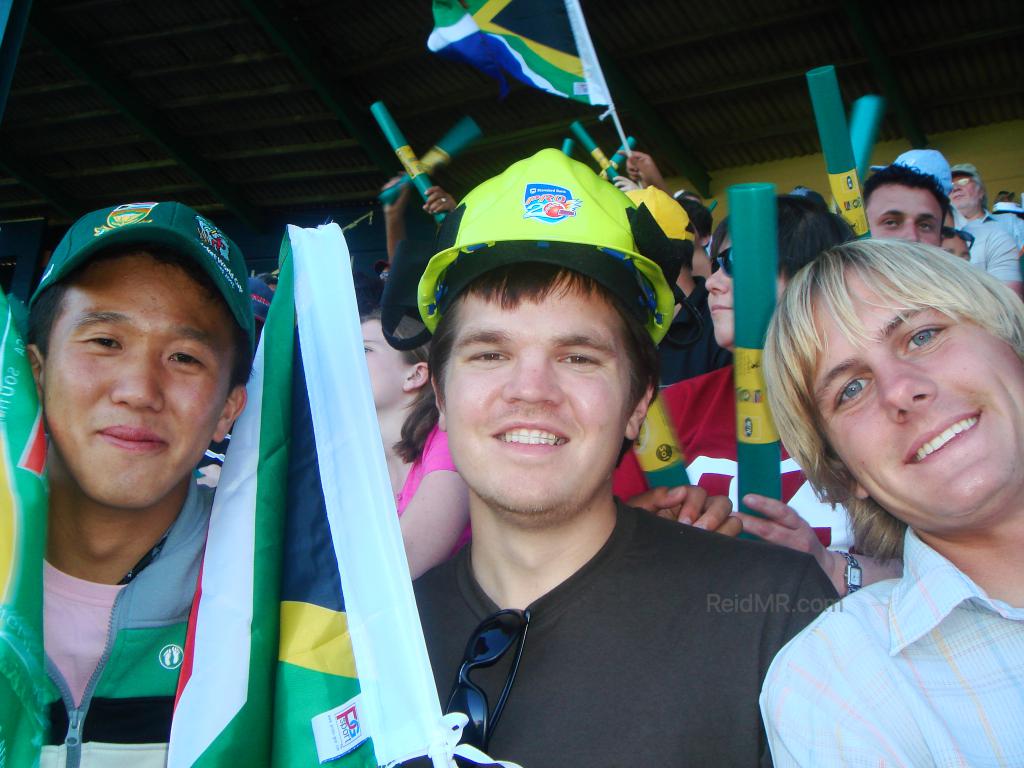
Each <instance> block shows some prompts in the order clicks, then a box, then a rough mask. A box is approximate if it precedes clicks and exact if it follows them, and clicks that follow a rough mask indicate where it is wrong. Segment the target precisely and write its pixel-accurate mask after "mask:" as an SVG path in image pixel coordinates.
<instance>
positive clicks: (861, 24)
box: [842, 0, 928, 147]
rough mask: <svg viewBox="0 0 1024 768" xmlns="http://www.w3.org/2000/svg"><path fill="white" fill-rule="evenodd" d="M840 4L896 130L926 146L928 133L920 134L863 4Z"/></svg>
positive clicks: (921, 131) (919, 129) (911, 141)
mask: <svg viewBox="0 0 1024 768" xmlns="http://www.w3.org/2000/svg"><path fill="white" fill-rule="evenodd" d="M842 5H843V8H844V9H845V10H846V15H847V17H849V19H850V26H851V27H853V35H854V37H855V38H857V42H859V43H860V47H861V48H863V49H864V54H865V55H866V56H867V57H868V63H869V64H870V65H871V69H872V71H874V73H875V78H876V79H877V80H878V84H879V85H880V86H882V94H883V95H884V96H885V98H886V99H887V100H888V102H889V107H890V108H891V109H892V111H893V114H895V115H896V121H897V122H898V123H899V126H900V130H901V131H903V135H904V136H905V137H906V139H907V141H909V142H910V146H912V147H924V146H927V144H928V137H927V136H925V135H924V131H923V130H921V125H920V123H918V122H917V115H915V114H914V109H913V108H912V107H911V106H910V102H909V101H908V100H907V94H906V93H905V92H904V90H903V86H902V85H901V84H900V81H899V79H898V78H897V77H896V72H895V70H894V69H893V67H892V62H891V61H889V56H888V55H887V54H886V53H885V51H884V50H883V49H882V42H881V41H880V40H879V39H878V34H877V33H876V32H875V28H874V27H873V26H871V22H870V20H869V19H868V17H867V16H866V15H865V13H864V8H863V6H862V5H861V3H860V2H856V0H854V2H846V3H843V4H842Z"/></svg>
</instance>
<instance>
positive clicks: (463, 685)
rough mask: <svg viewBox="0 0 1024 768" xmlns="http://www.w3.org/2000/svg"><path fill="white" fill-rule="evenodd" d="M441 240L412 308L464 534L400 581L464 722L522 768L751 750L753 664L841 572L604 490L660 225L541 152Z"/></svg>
mask: <svg viewBox="0 0 1024 768" xmlns="http://www.w3.org/2000/svg"><path fill="white" fill-rule="evenodd" d="M439 238H440V244H441V249H440V251H439V252H438V253H437V255H435V256H434V258H433V259H432V260H431V262H430V263H429V265H428V266H427V269H426V271H425V272H424V275H423V278H422V280H421V282H420V287H419V297H420V310H421V314H422V318H423V320H424V322H425V323H426V325H427V327H428V328H429V329H430V330H431V331H432V332H433V333H434V341H433V345H432V348H431V359H430V370H431V375H432V377H433V384H434V387H435V390H436V392H437V400H438V408H439V410H440V412H441V417H440V424H441V427H442V428H443V429H445V430H446V431H447V432H448V439H449V445H450V448H451V453H452V457H453V459H454V462H455V465H456V467H457V468H458V470H459V472H460V474H461V475H462V477H463V478H464V479H465V481H466V483H467V485H468V486H469V489H470V515H471V519H472V525H473V542H472V545H471V546H470V547H467V548H466V549H464V550H463V551H462V552H461V553H460V554H459V555H458V556H457V557H456V558H455V559H454V560H452V561H450V562H448V563H445V564H443V565H441V566H439V567H437V568H435V569H434V570H432V571H430V572H429V573H427V574H426V575H425V576H423V577H422V578H421V579H420V580H419V581H418V582H417V595H418V600H419V606H420V613H421V616H422V619H423V627H424V631H425V635H426V639H427V644H428V649H429V651H430V655H431V660H432V663H433V667H434V673H435V678H436V682H437V685H438V690H439V693H440V694H441V695H442V697H444V699H443V700H444V701H446V702H447V709H448V711H460V712H465V713H466V714H467V715H468V716H469V725H468V727H467V730H466V731H465V740H467V741H469V742H471V743H474V744H475V745H477V746H480V747H483V748H485V749H487V750H488V751H489V752H490V753H491V754H493V755H495V756H496V757H499V758H506V759H511V760H515V761H517V762H519V763H521V764H523V765H525V766H530V768H544V766H565V765H587V766H594V767H596V768H600V766H618V765H626V764H631V763H633V762H635V760H636V758H637V756H639V755H642V759H643V760H644V762H649V763H651V764H653V765H668V766H672V765H705V764H713V763H716V764H721V763H725V764H730V765H742V764H748V765H755V764H758V762H759V761H760V760H761V758H762V757H764V756H766V754H767V752H766V745H765V739H764V736H763V729H762V727H761V723H760V718H759V716H758V712H757V703H756V702H757V694H758V691H759V689H760V684H761V681H762V679H763V677H764V674H765V671H766V670H767V666H768V663H769V662H770V661H771V658H772V656H773V655H774V653H775V651H776V650H778V649H779V648H780V647H781V645H782V644H783V643H784V642H785V641H786V640H787V639H788V638H789V637H791V636H792V635H793V634H794V633H795V632H797V631H799V629H800V628H801V627H803V626H804V625H805V624H807V623H808V622H809V621H810V620H811V619H812V618H813V617H814V616H815V614H816V613H817V612H818V611H820V610H822V609H823V608H825V607H826V606H827V605H828V604H829V602H830V600H831V599H833V598H834V596H835V592H834V590H833V589H832V587H831V585H830V584H829V583H828V580H827V578H826V577H825V575H824V574H823V573H822V572H821V570H820V568H818V566H817V565H816V563H815V562H814V561H813V559H811V558H810V557H808V556H805V555H801V554H797V553H793V552H789V551H786V550H783V549H781V548H777V547H773V546H770V545H764V544H760V543H755V542H746V541H743V542H738V541H735V540H732V539H729V538H727V537H724V536H719V535H716V534H712V533H708V532H705V531H700V530H696V529H695V528H694V527H690V526H682V525H678V524H676V523H673V522H669V521H666V520H662V519H659V518H657V517H655V516H654V515H651V514H649V513H647V512H644V511H642V510H638V509H631V508H628V507H626V506H624V505H621V504H619V503H617V502H616V500H615V498H614V497H613V496H612V491H611V473H612V470H613V468H614V466H615V464H616V461H617V460H618V457H619V455H620V453H621V451H622V447H623V441H624V440H625V441H629V440H632V439H633V438H635V437H636V435H637V432H638V430H639V428H640V425H641V423H642V421H643V418H644V415H645V413H646V409H647V404H648V402H649V401H650V398H651V396H652V393H653V392H654V389H655V386H656V383H657V358H656V348H655V344H656V343H657V342H658V341H659V340H660V339H661V338H662V337H663V336H664V334H665V332H666V331H667V329H668V326H669V324H670V323H671V320H672V312H673V307H674V303H675V301H674V298H673V291H672V289H671V287H670V286H671V284H672V282H674V277H675V275H674V274H673V271H674V270H678V263H677V262H676V263H674V262H673V258H672V255H673V253H674V251H673V249H672V248H671V247H668V245H667V241H666V239H665V236H664V234H663V233H662V231H661V229H660V228H659V227H658V225H657V224H656V223H655V222H654V219H653V218H652V216H651V214H650V212H649V211H648V210H647V208H646V206H641V207H640V208H634V207H633V204H632V203H631V202H630V201H629V199H628V198H626V197H625V196H624V195H622V194H621V193H620V192H619V191H618V190H616V189H615V188H614V187H613V186H612V185H610V184H608V183H607V182H605V181H602V180H600V179H599V178H598V177H597V176H596V175H595V174H594V173H593V172H592V171H590V170H589V169H588V168H586V167H585V166H583V165H581V164H579V163H576V162H574V161H572V160H570V159H568V158H567V157H565V156H564V155H563V154H562V153H560V152H557V151H554V150H544V151H542V152H540V153H538V154H537V155H535V156H533V157H531V158H528V159H526V160H523V161H521V162H519V163H516V164H515V165H513V166H511V167H510V168H509V169H508V170H506V171H505V172H504V173H503V174H501V175H500V176H497V177H495V178H493V179H490V180H489V181H487V182H484V183H483V184H482V185H480V186H479V187H478V188H477V189H475V190H474V191H473V192H471V193H470V194H469V195H467V196H466V198H465V199H464V200H463V202H462V204H461V205H460V206H459V207H458V208H457V209H456V210H455V211H454V212H453V213H451V214H450V215H449V217H448V220H447V221H446V222H445V224H444V226H443V227H442V231H441V233H440V235H439ZM527 635H528V637H527ZM453 680H454V681H455V682H454V685H453V684H452V681H453ZM513 683H514V685H513ZM499 720H500V723H499Z"/></svg>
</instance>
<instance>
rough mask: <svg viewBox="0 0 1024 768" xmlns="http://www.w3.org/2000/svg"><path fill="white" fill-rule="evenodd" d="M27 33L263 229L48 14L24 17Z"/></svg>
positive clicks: (246, 206) (215, 174) (253, 212)
mask: <svg viewBox="0 0 1024 768" xmlns="http://www.w3.org/2000/svg"><path fill="white" fill-rule="evenodd" d="M29 28H30V29H31V30H32V33H33V34H34V35H35V36H36V37H38V38H39V39H41V40H43V41H44V42H45V43H46V44H47V45H48V46H49V47H50V48H51V49H52V50H53V52H54V53H55V54H56V55H57V56H58V57H59V58H60V59H61V61H63V62H64V64H65V65H67V66H68V68H69V69H71V70H72V71H73V72H74V73H75V74H76V75H77V76H78V77H81V78H82V79H83V80H86V81H87V82H89V83H90V84H91V85H92V86H93V87H94V88H96V89H97V90H98V91H100V92H101V93H102V94H103V95H104V96H105V97H106V98H107V100H108V101H110V102H111V103H113V104H114V105H116V106H117V108H118V110H120V112H121V114H123V115H124V116H125V117H127V118H128V119H129V120H131V121H132V122H133V123H135V125H136V126H138V128H139V130H141V131H142V133H143V134H145V135H146V136H148V137H149V138H150V139H152V140H153V141H154V142H155V143H156V144H158V145H159V146H160V147H161V148H162V149H163V150H164V151H165V152H167V154H168V155H170V156H171V157H173V158H174V159H175V160H176V161H177V162H178V163H179V164H180V165H181V166H182V168H183V169H184V170H185V171H187V172H188V173H189V174H190V175H191V176H193V177H194V178H195V179H196V180H198V181H199V182H200V183H201V184H202V186H203V187H205V188H206V189H207V190H209V192H210V194H212V195H213V196H214V197H215V198H216V199H217V200H219V201H220V202H222V203H223V204H224V206H225V208H227V209H228V210H229V211H231V212H232V213H233V214H235V215H236V216H237V217H238V218H239V219H241V220H242V221H243V222H245V224H247V225H248V226H249V227H251V228H252V229H254V230H256V231H263V227H264V223H263V214H262V213H261V211H260V210H259V209H258V208H257V207H256V206H254V205H252V204H250V203H249V202H248V201H247V200H246V199H245V197H244V195H243V194H242V193H241V191H240V190H239V189H237V188H236V187H234V186H233V185H232V184H229V183H228V182H226V181H224V178H223V176H222V174H221V173H220V172H219V171H218V170H217V169H216V168H215V167H214V166H212V165H211V164H210V163H209V162H207V160H206V159H205V158H203V157H202V155H201V154H200V153H199V150H198V149H197V148H196V147H195V146H193V144H192V143H191V142H189V141H188V140H187V139H185V138H183V137H182V136H179V135H178V134H176V133H175V132H174V131H172V130H171V129H170V128H169V127H168V124H167V120H166V119H164V118H162V117H161V116H160V115H159V114H158V113H157V111H156V110H155V109H154V108H153V107H151V106H150V105H149V104H148V103H147V102H146V100H145V99H144V98H143V97H142V95H141V94H139V93H138V92H137V91H136V90H135V89H134V88H132V87H131V86H130V85H128V84H127V83H126V81H125V78H123V77H119V76H118V75H117V74H116V73H115V72H114V71H113V70H111V69H110V68H108V67H107V66H106V65H105V64H103V63H102V62H101V61H100V60H99V58H98V57H97V56H96V54H95V51H92V50H90V49H89V48H88V47H87V46H85V45H84V44H83V43H82V41H81V40H79V39H76V38H75V37H74V36H73V35H71V34H69V33H68V32H67V31H65V30H64V29H62V28H60V27H58V26H57V25H56V24H55V23H54V22H53V21H52V20H51V19H50V18H49V14H44V13H37V14H34V15H33V17H32V18H31V19H30V20H29Z"/></svg>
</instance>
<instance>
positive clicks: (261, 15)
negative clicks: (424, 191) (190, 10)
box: [240, 0, 398, 173]
mask: <svg viewBox="0 0 1024 768" xmlns="http://www.w3.org/2000/svg"><path fill="white" fill-rule="evenodd" d="M240 4H241V6H242V7H243V8H244V9H245V10H246V11H247V12H248V13H249V15H250V16H251V17H252V18H253V20H254V21H255V22H256V23H257V24H258V25H259V26H260V28H261V29H262V30H263V32H264V34H266V36H267V37H269V38H270V39H271V40H272V41H273V43H274V45H276V46H277V47H278V48H280V49H281V51H282V52H283V53H284V54H285V56H287V57H288V59H289V61H291V63H292V66H293V67H295V69H296V70H297V71H298V73H299V75H300V76H301V77H302V79H303V80H304V81H305V82H306V83H308V84H309V85H310V86H312V88H313V90H315V91H316V92H317V94H318V95H319V96H320V99H321V100H322V101H323V102H324V104H326V105H327V106H328V107H329V108H330V110H331V112H332V113H333V114H334V116H335V117H336V118H337V119H338V121H339V122H340V123H341V124H342V125H343V126H344V127H345V130H346V131H347V132H348V134H349V135H350V136H352V137H353V138H354V139H356V140H357V141H358V142H359V144H360V145H361V146H362V148H363V151H364V152H366V154H367V156H368V157H369V158H370V161H371V162H372V163H374V164H375V165H376V166H377V167H378V168H379V169H380V170H381V171H383V172H385V173H390V172H393V171H397V170H398V159H397V158H396V157H395V154H394V153H393V152H392V151H391V148H390V147H388V145H387V143H386V142H385V141H384V138H383V137H382V136H381V135H380V131H378V130H377V129H376V127H375V126H374V125H373V124H372V123H371V122H370V120H369V119H368V117H367V108H366V107H363V106H361V105H359V104H357V103H355V102H354V101H353V100H352V99H350V98H349V97H348V96H345V95H344V94H342V93H341V92H340V91H339V90H338V89H337V88H334V87H333V86H331V85H330V79H329V78H328V77H327V74H326V73H325V72H324V71H323V70H322V69H321V66H320V64H319V63H318V62H317V60H316V57H315V56H314V55H313V53H312V52H311V51H310V46H309V43H308V41H307V40H305V39H304V37H303V35H302V32H301V30H300V29H299V27H298V25H297V24H296V23H295V22H294V21H293V20H292V19H291V18H289V17H288V16H286V15H285V14H284V13H282V12H281V9H280V7H279V6H278V5H277V4H276V3H275V2H273V0H240Z"/></svg>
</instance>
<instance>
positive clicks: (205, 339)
mask: <svg viewBox="0 0 1024 768" xmlns="http://www.w3.org/2000/svg"><path fill="white" fill-rule="evenodd" d="M129 322H131V318H130V317H129V316H128V315H126V314H124V313H122V312H89V313H87V314H84V315H82V316H81V317H80V318H78V320H76V321H75V324H74V330H76V331H77V330H82V329H84V328H88V327H89V326H92V325H99V324H100V323H114V324H123V323H129ZM174 332H175V333H176V334H177V335H178V336H182V337H184V338H186V339H190V340H192V341H197V342H199V343H200V344H205V345H207V346H210V347H213V346H216V345H215V344H214V342H213V337H212V336H210V334H209V333H207V332H206V331H201V330H199V329H198V328H196V327H194V326H191V325H176V326H174Z"/></svg>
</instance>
